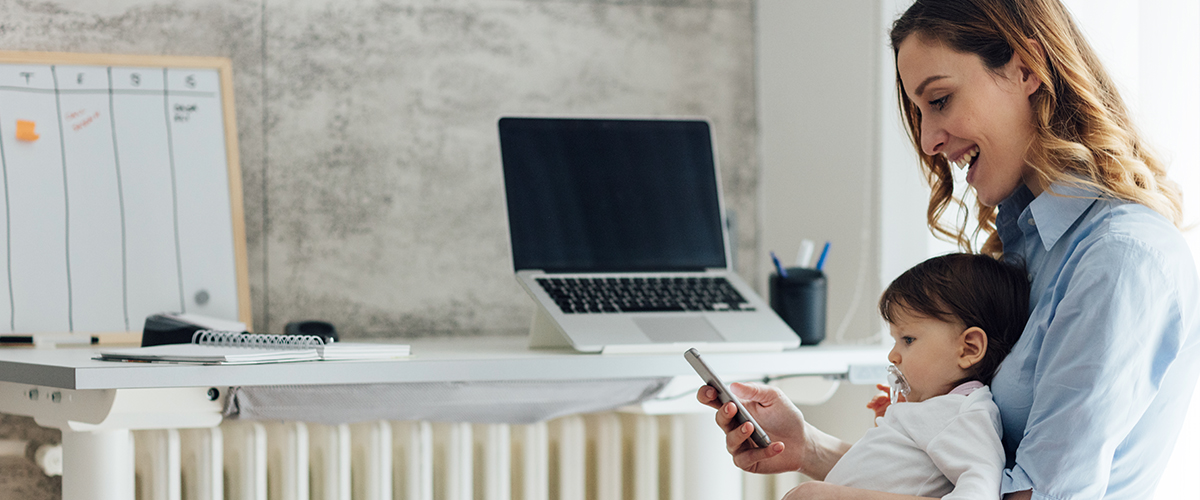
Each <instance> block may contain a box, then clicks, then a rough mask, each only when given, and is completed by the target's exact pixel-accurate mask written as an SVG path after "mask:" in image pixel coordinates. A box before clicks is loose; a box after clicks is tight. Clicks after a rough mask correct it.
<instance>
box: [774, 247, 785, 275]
mask: <svg viewBox="0 0 1200 500" xmlns="http://www.w3.org/2000/svg"><path fill="white" fill-rule="evenodd" d="M771 262H774V263H775V272H777V273H779V277H780V278H786V277H787V271H786V270H784V269H783V264H780V263H779V257H776V256H775V252H774V251H772V252H771Z"/></svg>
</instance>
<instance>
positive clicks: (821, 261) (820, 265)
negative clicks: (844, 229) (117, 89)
mask: <svg viewBox="0 0 1200 500" xmlns="http://www.w3.org/2000/svg"><path fill="white" fill-rule="evenodd" d="M828 256H829V242H828V241H826V242H825V248H824V249H823V250H821V258H819V259H817V270H818V271H820V270H821V269H823V268H824V267H825V257H828Z"/></svg>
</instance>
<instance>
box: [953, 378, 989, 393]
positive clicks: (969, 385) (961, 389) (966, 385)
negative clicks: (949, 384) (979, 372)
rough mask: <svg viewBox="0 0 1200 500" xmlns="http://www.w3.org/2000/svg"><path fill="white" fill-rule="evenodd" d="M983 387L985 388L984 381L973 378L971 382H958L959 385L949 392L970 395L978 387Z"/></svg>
mask: <svg viewBox="0 0 1200 500" xmlns="http://www.w3.org/2000/svg"><path fill="white" fill-rule="evenodd" d="M982 388H983V382H980V381H978V380H972V381H970V382H963V383H961V384H958V387H955V388H954V389H952V390H951V391H950V392H949V394H961V395H963V396H970V395H971V393H972V392H975V390H976V389H982Z"/></svg>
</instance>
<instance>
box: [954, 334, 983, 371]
mask: <svg viewBox="0 0 1200 500" xmlns="http://www.w3.org/2000/svg"><path fill="white" fill-rule="evenodd" d="M958 341H959V346H958V347H959V354H958V367H959V368H961V369H963V370H966V369H968V368H970V367H972V366H975V363H978V362H979V361H980V360H982V359H983V355H984V354H985V353H987V347H988V345H987V342H988V338H987V333H985V332H984V331H983V329H982V328H979V327H977V326H972V327H970V328H967V329H966V330H963V332H962V334H960V335H959V336H958Z"/></svg>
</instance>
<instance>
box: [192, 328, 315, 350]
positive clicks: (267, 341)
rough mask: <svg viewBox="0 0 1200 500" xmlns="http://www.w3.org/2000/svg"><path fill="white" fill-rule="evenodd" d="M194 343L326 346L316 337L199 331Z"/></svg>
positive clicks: (248, 345)
mask: <svg viewBox="0 0 1200 500" xmlns="http://www.w3.org/2000/svg"><path fill="white" fill-rule="evenodd" d="M192 343H193V344H201V345H211V346H217V347H256V348H260V349H264V348H265V349H305V348H310V347H319V346H322V345H325V341H324V340H322V339H321V337H318V336H316V335H275V334H263V333H241V332H223V331H217V330H197V331H196V333H194V334H192Z"/></svg>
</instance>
